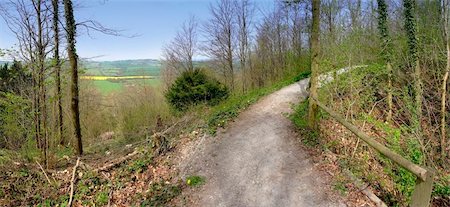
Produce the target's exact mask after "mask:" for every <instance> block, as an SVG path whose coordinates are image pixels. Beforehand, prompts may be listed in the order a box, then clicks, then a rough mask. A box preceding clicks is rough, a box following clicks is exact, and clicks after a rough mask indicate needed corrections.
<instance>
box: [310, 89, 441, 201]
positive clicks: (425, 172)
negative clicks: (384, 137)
mask: <svg viewBox="0 0 450 207" xmlns="http://www.w3.org/2000/svg"><path fill="white" fill-rule="evenodd" d="M310 101H314V102H315V103H316V104H317V105H318V106H319V107H320V108H321V109H323V110H324V111H326V112H327V113H328V114H329V115H330V116H331V117H333V118H334V119H336V120H337V121H338V122H339V123H341V124H342V125H344V126H345V127H346V128H347V129H349V130H350V131H351V132H353V133H354V134H355V135H356V136H358V137H359V138H361V139H362V140H363V141H364V142H366V143H367V144H368V145H369V146H371V147H373V148H374V149H375V150H377V151H378V152H379V153H381V154H383V155H384V156H386V157H387V158H389V159H390V160H392V161H394V162H395V163H397V164H398V165H400V166H402V167H403V168H405V169H407V170H408V171H410V172H411V173H413V174H414V175H415V176H416V177H417V180H416V186H415V187H414V192H413V194H412V197H411V206H412V207H427V206H429V205H430V200H431V192H432V190H433V177H434V172H433V171H432V170H430V169H426V168H424V167H421V166H419V165H416V164H414V163H413V162H411V161H409V160H407V159H405V158H404V157H402V156H400V155H399V154H397V153H395V152H393V151H392V150H390V149H388V148H387V147H385V146H384V145H382V144H381V143H379V142H377V141H376V140H375V139H373V138H371V137H369V136H368V135H366V134H365V133H364V132H362V131H361V130H359V129H358V128H357V127H356V126H355V125H353V124H351V123H349V122H347V121H346V120H345V119H344V118H343V117H342V116H341V115H339V114H338V113H336V112H334V111H333V110H331V109H330V108H328V107H327V106H325V105H324V104H323V103H320V102H319V101H318V100H316V99H314V98H313V97H310Z"/></svg>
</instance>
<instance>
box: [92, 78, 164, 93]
mask: <svg viewBox="0 0 450 207" xmlns="http://www.w3.org/2000/svg"><path fill="white" fill-rule="evenodd" d="M87 81H92V83H93V84H94V86H95V87H96V88H97V89H98V90H99V91H100V92H101V93H102V94H103V95H108V94H111V93H112V92H118V91H120V90H123V89H124V88H125V87H127V86H142V85H145V86H159V85H160V84H161V79H159V78H156V79H132V80H119V81H117V80H87Z"/></svg>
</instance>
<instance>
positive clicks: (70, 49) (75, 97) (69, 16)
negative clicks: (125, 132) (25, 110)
mask: <svg viewBox="0 0 450 207" xmlns="http://www.w3.org/2000/svg"><path fill="white" fill-rule="evenodd" d="M64 10H65V17H66V27H67V54H68V56H69V62H70V69H71V71H72V87H71V91H72V102H71V108H72V119H73V123H74V130H75V138H76V139H77V153H78V155H82V154H83V144H82V140H81V124H80V108H79V91H78V56H77V52H76V48H75V34H76V24H75V18H74V15H73V7H72V1H71V0H64Z"/></svg>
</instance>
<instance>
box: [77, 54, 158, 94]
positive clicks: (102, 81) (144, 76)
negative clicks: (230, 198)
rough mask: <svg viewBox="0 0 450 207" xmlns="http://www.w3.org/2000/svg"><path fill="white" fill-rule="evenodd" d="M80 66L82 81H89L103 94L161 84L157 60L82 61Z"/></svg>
mask: <svg viewBox="0 0 450 207" xmlns="http://www.w3.org/2000/svg"><path fill="white" fill-rule="evenodd" d="M82 67H83V68H84V70H83V71H82V73H81V79H82V81H87V82H89V83H90V84H92V85H93V87H95V88H96V89H97V90H99V91H100V92H101V93H102V94H103V95H109V94H111V93H112V92H118V91H121V90H123V89H124V88H126V87H130V86H139V85H148V86H159V85H160V84H161V80H160V79H159V76H160V71H161V62H160V61H159V60H153V59H142V60H118V61H83V62H82Z"/></svg>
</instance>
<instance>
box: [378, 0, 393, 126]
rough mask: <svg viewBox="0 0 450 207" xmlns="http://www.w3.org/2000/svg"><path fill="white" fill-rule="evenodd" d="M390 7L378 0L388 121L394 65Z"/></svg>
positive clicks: (390, 115) (388, 118)
mask: <svg viewBox="0 0 450 207" xmlns="http://www.w3.org/2000/svg"><path fill="white" fill-rule="evenodd" d="M387 11H388V9H387V4H386V1H385V0H378V30H379V33H380V39H381V42H382V48H383V51H382V57H383V59H384V61H385V63H386V70H387V73H388V85H387V93H388V94H387V105H388V114H387V117H386V121H387V122H391V121H392V107H393V103H392V65H391V55H392V44H391V38H390V36H389V27H388V23H387V20H388V12H387Z"/></svg>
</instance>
